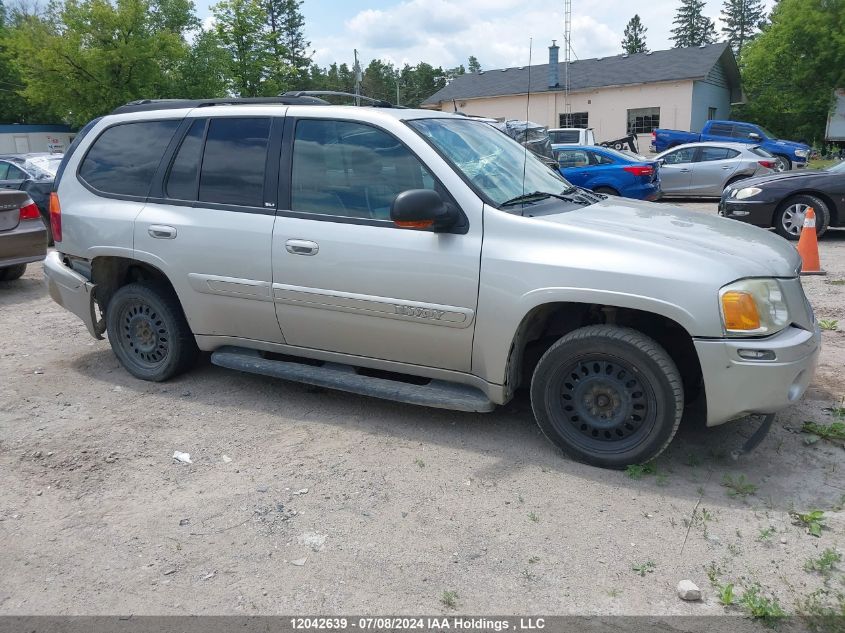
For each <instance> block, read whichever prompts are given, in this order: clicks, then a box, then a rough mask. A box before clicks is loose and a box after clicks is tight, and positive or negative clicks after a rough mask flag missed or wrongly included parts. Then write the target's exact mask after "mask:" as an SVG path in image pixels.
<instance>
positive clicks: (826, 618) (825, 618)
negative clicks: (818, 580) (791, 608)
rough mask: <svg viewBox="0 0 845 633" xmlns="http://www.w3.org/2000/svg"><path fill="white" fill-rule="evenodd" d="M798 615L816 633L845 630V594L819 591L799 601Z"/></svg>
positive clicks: (828, 590) (827, 590)
mask: <svg viewBox="0 0 845 633" xmlns="http://www.w3.org/2000/svg"><path fill="white" fill-rule="evenodd" d="M796 607H797V613H798V615H799V616H801V618H802V619H803V620H804V622H805V623H806V624H807V628H808V629H809V630H810V631H813V632H814V633H831V632H839V633H841V631H843V630H845V593H842V592H841V591H833V590H830V589H828V588H821V589H817V590H816V591H814V592H813V593H811V594H810V595H809V596H807V597H806V598H804V599H803V600H800V601H798V603H797V605H796Z"/></svg>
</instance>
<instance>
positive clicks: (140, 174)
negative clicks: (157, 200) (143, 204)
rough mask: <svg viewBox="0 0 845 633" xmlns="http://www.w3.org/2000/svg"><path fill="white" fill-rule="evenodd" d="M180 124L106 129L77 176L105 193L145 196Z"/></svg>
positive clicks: (152, 123) (149, 123)
mask: <svg viewBox="0 0 845 633" xmlns="http://www.w3.org/2000/svg"><path fill="white" fill-rule="evenodd" d="M178 125H179V121H176V120H170V121H139V122H138V123H123V124H120V125H115V126H113V127H110V128H107V129H106V131H105V132H103V133H102V134H100V136H99V138H98V139H97V140H96V141H94V144H93V145H92V146H91V149H90V150H89V151H88V154H87V155H86V156H85V159H84V160H83V161H82V166H81V167H80V168H79V176H80V177H81V178H82V180H84V181H85V182H87V183H88V184H89V185H90V186H92V187H94V189H97V190H98V191H103V192H105V193H116V194H122V195H128V196H142V197H143V196H146V195H147V193H148V192H149V189H150V183H151V182H152V179H153V175H154V174H155V171H156V168H157V167H158V164H159V162H160V161H161V157H162V155H163V154H164V150H165V149H166V148H167V144H168V143H169V142H170V139H171V137H172V136H173V132H174V131H175V130H176V127H177V126H178Z"/></svg>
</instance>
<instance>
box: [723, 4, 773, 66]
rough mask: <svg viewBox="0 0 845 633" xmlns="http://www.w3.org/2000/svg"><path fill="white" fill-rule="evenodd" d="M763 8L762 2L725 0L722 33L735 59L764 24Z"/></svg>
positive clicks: (764, 12)
mask: <svg viewBox="0 0 845 633" xmlns="http://www.w3.org/2000/svg"><path fill="white" fill-rule="evenodd" d="M765 15H766V11H765V7H764V6H763V2H762V0H725V2H724V4H723V5H722V22H723V23H724V25H725V26H723V27H722V33H724V34H725V40H726V41H727V42H728V43H729V44H730V45H731V48H732V49H733V51H734V53H735V54H736V56H737V57H739V56H740V55H741V54H742V48H743V47H744V46H745V45H746V44H747V43H748V42H749V41H751V40H752V39H754V36H755V35H756V34H757V32H758V31H759V29H760V27H761V26H762V25H763V24H764V22H765V20H764V18H765Z"/></svg>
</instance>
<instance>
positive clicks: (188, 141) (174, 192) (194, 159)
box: [165, 119, 205, 200]
mask: <svg viewBox="0 0 845 633" xmlns="http://www.w3.org/2000/svg"><path fill="white" fill-rule="evenodd" d="M203 134H205V119H198V120H197V121H194V122H193V124H192V125H191V129H190V130H188V133H187V134H186V135H185V138H184V139H182V145H181V146H180V147H179V151H178V152H177V153H176V157H175V158H174V159H173V165H172V166H171V167H170V174H169V175H168V177H167V184H166V185H165V191H166V192H167V197H168V198H175V199H176V200H196V199H197V174H198V173H199V168H200V158H201V156H202V137H203Z"/></svg>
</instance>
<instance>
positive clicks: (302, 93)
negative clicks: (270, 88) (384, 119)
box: [282, 90, 403, 108]
mask: <svg viewBox="0 0 845 633" xmlns="http://www.w3.org/2000/svg"><path fill="white" fill-rule="evenodd" d="M282 96H283V97H352V98H353V99H360V100H361V101H366V102H367V105H369V106H371V107H373V108H403V106H397V105H394V104H392V103H390V101H383V100H382V99H373V98H372V97H365V96H364V95H356V94H354V93H352V92H340V91H337V90H291V91H290V92H286V93H284V94H283V95H282Z"/></svg>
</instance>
